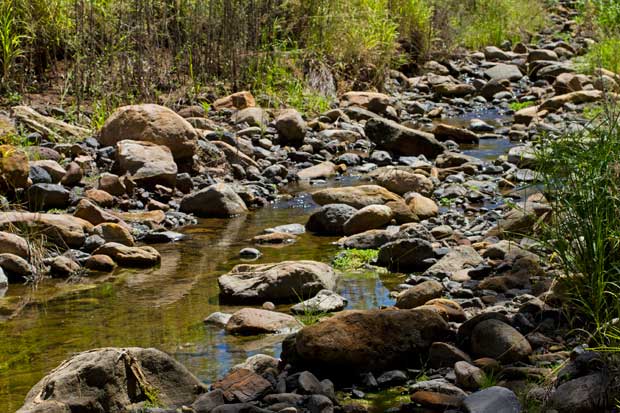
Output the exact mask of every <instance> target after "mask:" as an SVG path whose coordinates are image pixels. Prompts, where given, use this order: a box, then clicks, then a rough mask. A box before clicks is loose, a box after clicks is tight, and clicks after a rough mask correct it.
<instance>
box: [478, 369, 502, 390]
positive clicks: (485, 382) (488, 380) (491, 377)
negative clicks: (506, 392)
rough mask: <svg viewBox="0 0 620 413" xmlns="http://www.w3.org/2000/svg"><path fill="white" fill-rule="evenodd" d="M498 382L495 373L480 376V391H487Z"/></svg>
mask: <svg viewBox="0 0 620 413" xmlns="http://www.w3.org/2000/svg"><path fill="white" fill-rule="evenodd" d="M498 381H499V377H498V376H497V373H495V372H492V371H490V372H485V373H484V374H483V376H482V381H481V383H480V389H481V390H483V389H488V388H489V387H493V386H497V383H498Z"/></svg>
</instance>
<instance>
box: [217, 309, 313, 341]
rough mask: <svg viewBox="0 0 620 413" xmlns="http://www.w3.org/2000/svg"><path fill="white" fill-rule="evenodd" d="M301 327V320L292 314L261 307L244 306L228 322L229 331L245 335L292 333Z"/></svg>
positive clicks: (227, 328)
mask: <svg viewBox="0 0 620 413" xmlns="http://www.w3.org/2000/svg"><path fill="white" fill-rule="evenodd" d="M299 327H301V325H300V324H299V321H297V319H296V318H295V317H293V316H291V315H288V314H283V313H278V312H276V311H268V310H263V309H260V308H243V309H241V310H239V311H237V312H236V313H234V314H233V315H232V317H230V320H228V323H226V331H227V332H229V333H231V334H239V335H245V336H252V335H258V334H282V333H290V332H291V331H293V330H296V329H298V328H299Z"/></svg>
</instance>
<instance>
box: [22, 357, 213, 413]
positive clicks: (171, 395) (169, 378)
mask: <svg viewBox="0 0 620 413" xmlns="http://www.w3.org/2000/svg"><path fill="white" fill-rule="evenodd" d="M203 391H204V386H203V384H202V383H201V382H200V380H198V379H197V378H196V377H194V376H193V375H192V373H190V372H189V371H188V370H187V369H186V368H185V367H184V366H183V365H181V364H180V363H179V362H177V361H175V360H174V359H173V358H172V357H170V356H168V355H167V354H165V353H163V352H161V351H159V350H156V349H152V348H149V349H144V348H102V349H97V350H90V351H85V352H82V353H78V354H76V355H74V356H72V357H71V358H70V359H68V360H66V361H64V362H63V363H62V364H61V365H60V366H58V367H57V368H56V369H54V370H52V371H51V372H50V373H49V374H48V375H47V376H45V377H44V378H43V379H41V380H40V381H39V382H38V383H37V384H35V386H34V387H33V388H32V389H31V390H30V392H29V393H28V395H27V396H26V400H25V402H24V405H23V406H22V408H21V409H19V410H18V412H19V413H69V412H89V413H122V412H126V411H128V410H130V407H131V406H132V405H134V404H138V403H141V402H142V403H150V404H155V403H156V404H158V405H160V406H162V407H171V408H176V407H181V406H182V405H189V404H191V403H192V402H193V401H194V399H195V398H196V397H197V395H198V394H199V393H202V392H203Z"/></svg>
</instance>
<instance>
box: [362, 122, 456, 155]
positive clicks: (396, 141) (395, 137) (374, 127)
mask: <svg viewBox="0 0 620 413" xmlns="http://www.w3.org/2000/svg"><path fill="white" fill-rule="evenodd" d="M365 132H366V136H367V137H368V138H369V139H370V140H371V141H372V142H374V143H376V144H377V146H378V147H379V148H380V149H385V150H388V151H391V152H393V153H395V154H397V155H402V156H412V155H413V156H418V155H424V156H426V157H427V158H432V159H434V158H435V157H437V155H439V154H441V153H442V152H443V151H444V149H445V148H444V146H443V145H442V144H440V143H439V142H438V141H437V140H436V139H435V137H434V136H433V134H431V133H428V132H422V131H419V130H415V129H410V128H407V127H405V126H402V125H400V124H398V123H396V122H394V121H391V120H388V119H384V118H373V119H369V120H368V122H366V127H365Z"/></svg>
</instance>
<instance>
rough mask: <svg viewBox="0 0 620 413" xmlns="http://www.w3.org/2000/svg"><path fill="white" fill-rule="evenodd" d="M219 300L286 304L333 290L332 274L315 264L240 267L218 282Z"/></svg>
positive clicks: (330, 270) (291, 262)
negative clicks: (323, 291)
mask: <svg viewBox="0 0 620 413" xmlns="http://www.w3.org/2000/svg"><path fill="white" fill-rule="evenodd" d="M218 284H219V287H220V296H221V297H222V299H223V300H226V301H233V302H264V301H267V300H270V301H274V302H286V301H289V302H290V301H291V300H295V299H297V297H299V296H302V297H309V296H314V295H315V294H317V293H318V292H319V291H321V290H323V289H328V290H333V289H334V288H335V286H336V274H335V273H334V270H333V269H332V268H331V267H330V266H329V265H327V264H323V263H319V262H316V261H284V262H280V263H276V264H255V265H251V264H241V265H237V266H236V267H234V268H233V269H232V270H231V271H230V272H229V273H228V274H225V275H222V276H221V277H219V278H218Z"/></svg>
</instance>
